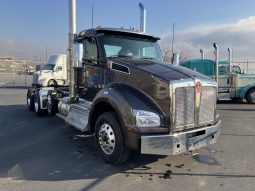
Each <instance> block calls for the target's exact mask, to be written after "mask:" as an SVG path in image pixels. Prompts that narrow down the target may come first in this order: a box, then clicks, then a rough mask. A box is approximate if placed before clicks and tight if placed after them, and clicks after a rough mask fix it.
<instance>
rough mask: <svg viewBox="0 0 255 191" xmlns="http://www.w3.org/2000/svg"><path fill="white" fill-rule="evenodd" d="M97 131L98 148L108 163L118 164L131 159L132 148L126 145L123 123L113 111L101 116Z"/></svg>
mask: <svg viewBox="0 0 255 191" xmlns="http://www.w3.org/2000/svg"><path fill="white" fill-rule="evenodd" d="M95 133H96V144H97V148H98V150H99V152H100V154H101V156H102V157H103V158H104V160H105V161H106V162H107V163H110V164H116V165H117V164H121V163H124V162H126V161H127V160H128V159H129V157H130V155H131V150H130V149H129V148H127V147H126V145H125V139H124V135H123V132H122V128H121V125H120V123H119V121H118V119H117V117H116V116H115V114H114V113H113V112H106V113H103V114H101V115H100V116H99V118H98V119H97V122H96V131H95Z"/></svg>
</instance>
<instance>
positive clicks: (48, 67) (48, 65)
mask: <svg viewBox="0 0 255 191" xmlns="http://www.w3.org/2000/svg"><path fill="white" fill-rule="evenodd" d="M54 67H55V65H53V64H46V65H42V66H41V70H53V69H54Z"/></svg>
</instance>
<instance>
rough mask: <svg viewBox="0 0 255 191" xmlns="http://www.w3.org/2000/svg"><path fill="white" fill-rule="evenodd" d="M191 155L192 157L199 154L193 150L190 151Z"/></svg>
mask: <svg viewBox="0 0 255 191" xmlns="http://www.w3.org/2000/svg"><path fill="white" fill-rule="evenodd" d="M191 153H192V155H193V156H195V155H198V154H199V150H198V149H195V150H193V151H191Z"/></svg>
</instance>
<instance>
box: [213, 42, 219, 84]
mask: <svg viewBox="0 0 255 191" xmlns="http://www.w3.org/2000/svg"><path fill="white" fill-rule="evenodd" d="M213 47H214V49H215V50H214V55H215V81H216V82H217V84H218V81H219V48H218V45H217V44H216V43H213Z"/></svg>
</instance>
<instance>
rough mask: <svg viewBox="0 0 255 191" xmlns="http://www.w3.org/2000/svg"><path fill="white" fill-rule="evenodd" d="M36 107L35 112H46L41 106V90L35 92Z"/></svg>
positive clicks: (39, 114)
mask: <svg viewBox="0 0 255 191" xmlns="http://www.w3.org/2000/svg"><path fill="white" fill-rule="evenodd" d="M34 98H35V99H34V108H35V113H36V115H37V116H39V117H40V116H42V115H43V114H44V110H42V106H41V101H40V95H39V92H36V93H35V97H34Z"/></svg>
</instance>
